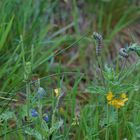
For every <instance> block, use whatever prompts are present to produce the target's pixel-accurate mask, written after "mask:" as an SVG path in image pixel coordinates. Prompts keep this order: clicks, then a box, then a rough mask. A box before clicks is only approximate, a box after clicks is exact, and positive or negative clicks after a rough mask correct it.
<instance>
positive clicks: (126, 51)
mask: <svg viewBox="0 0 140 140" xmlns="http://www.w3.org/2000/svg"><path fill="white" fill-rule="evenodd" d="M130 52H135V53H136V54H137V55H138V56H140V47H139V45H138V44H137V43H134V44H132V45H130V46H129V47H126V48H121V49H120V50H119V55H120V56H123V57H125V58H128V57H129V53H130Z"/></svg>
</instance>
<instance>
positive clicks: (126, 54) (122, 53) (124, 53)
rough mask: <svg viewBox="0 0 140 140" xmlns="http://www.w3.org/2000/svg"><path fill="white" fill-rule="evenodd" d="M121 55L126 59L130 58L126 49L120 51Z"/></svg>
mask: <svg viewBox="0 0 140 140" xmlns="http://www.w3.org/2000/svg"><path fill="white" fill-rule="evenodd" d="M119 55H120V56H122V57H125V58H128V57H129V54H128V52H127V50H126V48H121V49H120V50H119Z"/></svg>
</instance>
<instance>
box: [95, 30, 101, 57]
mask: <svg viewBox="0 0 140 140" xmlns="http://www.w3.org/2000/svg"><path fill="white" fill-rule="evenodd" d="M93 37H94V39H95V40H96V41H97V45H96V54H97V55H100V53H101V49H102V47H103V37H102V35H100V34H99V33H97V32H93Z"/></svg>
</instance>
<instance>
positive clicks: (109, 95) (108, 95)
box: [106, 91, 114, 101]
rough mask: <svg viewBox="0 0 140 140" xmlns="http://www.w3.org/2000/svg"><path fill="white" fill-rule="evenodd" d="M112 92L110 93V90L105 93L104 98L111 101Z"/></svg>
mask: <svg viewBox="0 0 140 140" xmlns="http://www.w3.org/2000/svg"><path fill="white" fill-rule="evenodd" d="M113 97H114V96H113V94H112V92H111V91H110V92H109V93H108V94H107V96H106V98H107V100H108V101H111V100H112V99H113Z"/></svg>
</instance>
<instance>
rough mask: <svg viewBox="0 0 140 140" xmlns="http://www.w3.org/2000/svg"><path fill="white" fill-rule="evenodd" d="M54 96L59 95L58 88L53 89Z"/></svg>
mask: <svg viewBox="0 0 140 140" xmlns="http://www.w3.org/2000/svg"><path fill="white" fill-rule="evenodd" d="M54 92H55V96H56V97H58V96H59V95H60V88H56V89H54Z"/></svg>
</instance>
